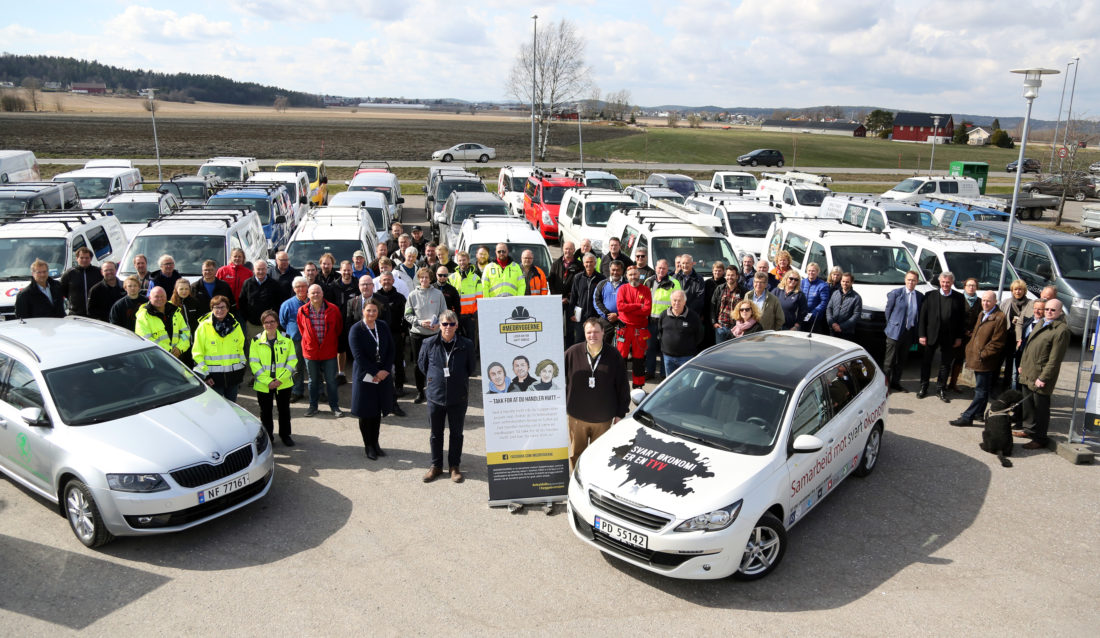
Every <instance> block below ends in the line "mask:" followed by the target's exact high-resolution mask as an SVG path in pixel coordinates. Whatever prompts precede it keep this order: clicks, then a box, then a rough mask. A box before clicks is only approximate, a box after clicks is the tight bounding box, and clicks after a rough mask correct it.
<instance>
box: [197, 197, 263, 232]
mask: <svg viewBox="0 0 1100 638" xmlns="http://www.w3.org/2000/svg"><path fill="white" fill-rule="evenodd" d="M210 203H211V204H217V205H219V206H225V207H227V208H251V209H253V210H255V211H256V213H257V214H258V215H259V216H260V223H261V224H264V225H265V226H266V225H267V224H270V223H272V219H271V202H269V201H267V198H266V197H247V196H245V197H229V196H224V197H213V198H211V199H210Z"/></svg>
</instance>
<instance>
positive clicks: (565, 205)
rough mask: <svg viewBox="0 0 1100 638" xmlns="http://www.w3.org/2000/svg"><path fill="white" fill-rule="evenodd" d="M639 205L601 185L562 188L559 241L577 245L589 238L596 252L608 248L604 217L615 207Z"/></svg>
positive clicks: (629, 207) (623, 194)
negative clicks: (596, 186) (563, 189)
mask: <svg viewBox="0 0 1100 638" xmlns="http://www.w3.org/2000/svg"><path fill="white" fill-rule="evenodd" d="M639 206H640V204H638V202H636V201H634V198H633V197H631V196H630V195H627V194H625V193H620V192H617V191H611V190H606V189H602V188H598V189H597V188H571V189H569V190H567V191H565V195H564V196H563V197H562V200H561V206H560V207H559V208H558V233H559V235H560V237H561V241H562V243H564V242H566V241H571V242H573V245H574V246H577V247H578V248H579V247H580V245H581V243H582V242H584V240H585V239H590V240H592V248H594V249H595V250H596V252H597V253H602V252H604V251H605V250H606V249H607V236H606V234H605V233H606V232H607V220H608V219H611V213H613V212H615V211H616V210H630V209H633V208H638V207H639Z"/></svg>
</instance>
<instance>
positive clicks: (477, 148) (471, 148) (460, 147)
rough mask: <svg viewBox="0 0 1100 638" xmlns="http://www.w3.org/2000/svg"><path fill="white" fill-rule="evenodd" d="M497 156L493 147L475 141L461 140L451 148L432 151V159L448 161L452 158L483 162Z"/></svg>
mask: <svg viewBox="0 0 1100 638" xmlns="http://www.w3.org/2000/svg"><path fill="white" fill-rule="evenodd" d="M496 156H497V151H496V149H494V148H489V147H488V146H485V145H484V144H477V143H475V142H463V143H462V144H455V145H454V146H452V147H451V148H445V149H443V150H441V151H436V152H434V153H432V160H433V161H438V162H450V161H452V160H477V161H478V162H481V163H482V164H484V163H485V162H488V161H489V160H491V159H493V158H495V157H496Z"/></svg>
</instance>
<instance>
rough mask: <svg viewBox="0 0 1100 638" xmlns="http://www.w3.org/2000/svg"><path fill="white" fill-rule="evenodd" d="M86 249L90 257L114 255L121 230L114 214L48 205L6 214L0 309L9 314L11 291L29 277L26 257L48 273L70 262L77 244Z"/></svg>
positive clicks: (0, 248) (122, 244)
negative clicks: (46, 266) (38, 261)
mask: <svg viewBox="0 0 1100 638" xmlns="http://www.w3.org/2000/svg"><path fill="white" fill-rule="evenodd" d="M85 246H86V247H88V248H90V249H91V251H92V263H93V264H95V265H99V264H100V263H102V262H104V261H108V260H115V259H117V258H118V257H119V256H120V255H121V254H122V252H123V251H124V250H126V235H125V233H123V231H122V225H121V224H120V223H119V222H118V219H117V218H115V216H114V215H110V214H108V213H105V212H103V211H97V210H67V211H50V212H43V213H37V214H31V215H27V216H25V217H20V218H18V219H11V220H8V221H6V222H5V223H4V224H2V225H0V282H2V284H0V315H3V318H4V319H13V318H14V317H15V296H16V295H17V294H19V291H20V290H22V289H23V288H24V287H25V286H26V285H28V284H29V283H30V274H31V263H33V262H34V260H35V259H41V260H43V261H45V262H46V263H47V264H49V266H50V276H51V277H54V278H56V277H60V276H61V275H62V273H64V272H65V271H66V270H68V269H69V268H72V267H73V263H74V257H73V253H74V252H75V251H76V250H77V249H78V248H83V247H85Z"/></svg>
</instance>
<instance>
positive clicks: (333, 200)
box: [328, 191, 393, 242]
mask: <svg viewBox="0 0 1100 638" xmlns="http://www.w3.org/2000/svg"><path fill="white" fill-rule="evenodd" d="M328 203H329V208H339V207H346V206H354V207H358V208H362V209H364V210H366V211H367V214H368V215H370V218H371V221H372V222H373V223H374V234H375V236H376V237H377V238H378V241H379V242H384V241H389V239H390V224H392V223H393V217H391V216H390V208H389V201H388V200H387V199H386V196H385V194H383V193H379V192H377V191H354V192H352V191H344V192H343V193H337V194H335V195H333V196H332V197H330V198H329V200H328Z"/></svg>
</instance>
